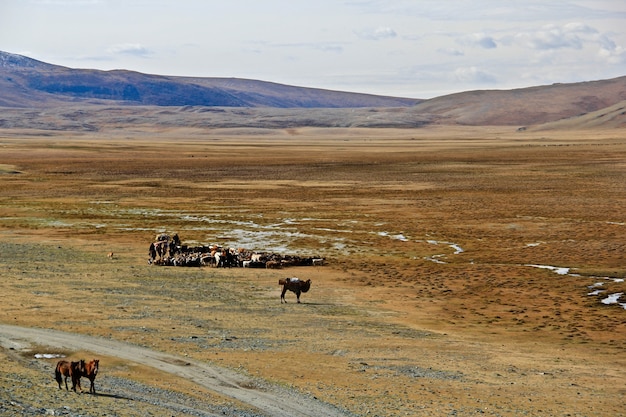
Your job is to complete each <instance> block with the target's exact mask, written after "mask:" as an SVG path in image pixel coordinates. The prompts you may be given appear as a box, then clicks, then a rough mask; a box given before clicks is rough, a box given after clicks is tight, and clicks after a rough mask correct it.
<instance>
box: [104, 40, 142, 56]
mask: <svg viewBox="0 0 626 417" xmlns="http://www.w3.org/2000/svg"><path fill="white" fill-rule="evenodd" d="M107 52H109V53H111V54H114V55H118V54H121V55H133V56H138V57H146V56H149V55H152V51H151V50H150V49H148V48H146V47H145V46H143V45H141V44H138V43H125V44H119V45H113V46H111V47H110V48H109V49H108V50H107Z"/></svg>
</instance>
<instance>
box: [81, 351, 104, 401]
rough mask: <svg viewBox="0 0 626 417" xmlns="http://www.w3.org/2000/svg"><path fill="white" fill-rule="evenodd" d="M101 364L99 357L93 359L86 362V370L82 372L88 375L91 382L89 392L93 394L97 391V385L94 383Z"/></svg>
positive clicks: (85, 375) (83, 374)
mask: <svg viewBox="0 0 626 417" xmlns="http://www.w3.org/2000/svg"><path fill="white" fill-rule="evenodd" d="M99 366H100V360H99V359H94V360H92V361H89V362H86V363H85V368H84V371H83V372H82V374H81V376H84V377H87V378H88V379H89V382H91V386H90V387H89V392H90V393H92V394H95V393H96V386H95V384H94V383H93V381H94V380H95V379H96V375H98V367H99ZM79 386H80V384H79Z"/></svg>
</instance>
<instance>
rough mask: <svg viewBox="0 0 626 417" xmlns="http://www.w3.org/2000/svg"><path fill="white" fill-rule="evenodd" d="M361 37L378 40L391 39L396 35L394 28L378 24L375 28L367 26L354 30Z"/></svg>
mask: <svg viewBox="0 0 626 417" xmlns="http://www.w3.org/2000/svg"><path fill="white" fill-rule="evenodd" d="M355 33H356V35H357V36H358V37H359V38H361V39H366V40H373V41H378V40H381V39H391V38H395V37H396V36H398V34H397V33H396V31H395V30H393V29H392V28H390V27H386V26H379V27H377V28H368V29H365V30H362V31H359V32H355Z"/></svg>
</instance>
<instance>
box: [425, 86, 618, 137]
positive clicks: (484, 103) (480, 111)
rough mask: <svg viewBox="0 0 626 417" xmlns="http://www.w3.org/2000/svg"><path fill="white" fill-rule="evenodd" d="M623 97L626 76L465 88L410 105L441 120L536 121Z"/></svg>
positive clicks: (589, 109)
mask: <svg viewBox="0 0 626 417" xmlns="http://www.w3.org/2000/svg"><path fill="white" fill-rule="evenodd" d="M622 100H626V77H619V78H613V79H610V80H601V81H589V82H582V83H573V84H552V85H547V86H538V87H531V88H522V89H515V90H484V91H469V92H464V93H458V94H452V95H447V96H442V97H437V98H434V99H432V100H427V101H424V102H422V103H420V104H418V105H416V106H415V107H414V108H413V111H414V112H416V113H418V114H424V113H428V114H434V115H437V116H438V120H439V123H442V124H450V123H452V124H464V125H475V126H480V125H536V124H542V123H547V122H552V121H556V120H561V119H565V118H571V117H574V116H579V115H583V114H586V113H589V112H593V111H596V110H600V109H603V108H606V107H609V106H612V105H614V104H616V103H618V102H620V101H622Z"/></svg>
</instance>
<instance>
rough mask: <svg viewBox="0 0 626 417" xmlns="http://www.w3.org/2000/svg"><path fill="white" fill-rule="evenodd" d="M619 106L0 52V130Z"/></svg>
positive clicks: (587, 95)
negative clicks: (314, 84) (69, 64)
mask: <svg viewBox="0 0 626 417" xmlns="http://www.w3.org/2000/svg"><path fill="white" fill-rule="evenodd" d="M625 100H626V77H619V78H613V79H610V80H598V81H588V82H580V83H571V84H552V85H545V86H536V87H530V88H520V89H514V90H478V91H467V92H462V93H457V94H450V95H445V96H441V97H436V98H433V99H430V100H420V99H411V98H398V97H386V96H376V95H370V94H358V93H347V92H340V91H331V90H323V89H315V88H305V87H294V86H289V85H283V84H277V83H272V82H264V81H256V80H245V79H238V78H200V77H172V76H157V75H149V74H142V73H138V72H133V71H126V70H115V71H99V70H89V69H72V68H66V67H61V66H57V65H52V64H48V63H45V62H41V61H37V60H34V59H31V58H27V57H24V56H20V55H16V54H10V53H6V52H0V107H4V109H3V111H2V113H0V127H2V128H10V127H13V128H38V129H41V128H47V129H58V130H66V129H69V130H72V129H86V130H92V129H95V130H98V129H104V128H106V126H111V125H115V126H117V127H123V126H129V125H133V124H147V123H151V124H153V125H161V126H180V125H181V123H184V126H195V127H200V128H202V127H206V126H211V127H254V128H281V127H298V126H317V127H399V128H411V127H421V126H425V125H429V124H443V125H450V124H454V125H469V126H482V125H485V126H495V125H502V126H515V127H516V128H521V127H530V126H539V125H544V124H548V125H546V126H565V125H564V124H558V125H550V123H554V122H558V121H565V120H568V123H567V126H581V127H594V128H595V127H599V126H607V127H624V123H623V119H624V113H623V111H622V110H620V109H621V105H618V103H621V102H623V101H625ZM616 105H617V107H612V106H616ZM164 107H167V109H164ZM242 108H243V109H242ZM77 109H78V110H77ZM102 109H106V111H104V112H103V111H101V110H102ZM329 109H332V111H331V110H329ZM605 109H606V110H605ZM31 110H32V111H31ZM594 112H597V113H594ZM592 113H594V114H593V115H591V114H592ZM586 115H589V116H587V117H584V116H586ZM608 115H610V117H609V116H608ZM596 116H598V117H596ZM579 117H580V119H578V120H576V121H574V120H573V119H574V118H579Z"/></svg>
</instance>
